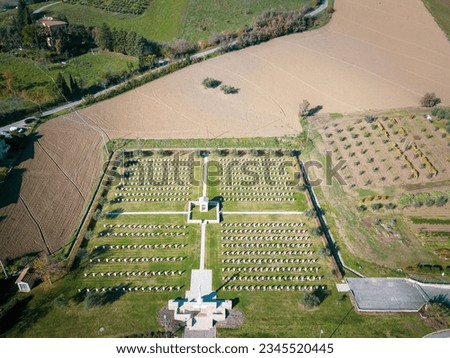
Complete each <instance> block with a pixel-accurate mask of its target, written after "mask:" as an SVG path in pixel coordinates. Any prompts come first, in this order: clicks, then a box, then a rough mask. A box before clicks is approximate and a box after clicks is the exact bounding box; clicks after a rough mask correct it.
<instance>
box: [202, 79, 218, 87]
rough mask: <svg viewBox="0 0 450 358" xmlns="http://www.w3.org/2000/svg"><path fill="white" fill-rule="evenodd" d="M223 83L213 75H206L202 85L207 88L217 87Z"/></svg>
mask: <svg viewBox="0 0 450 358" xmlns="http://www.w3.org/2000/svg"><path fill="white" fill-rule="evenodd" d="M221 84H222V81H219V80H215V79H214V78H211V77H206V78H205V79H204V80H203V81H202V85H203V87H205V88H217V87H219V86H220V85H221Z"/></svg>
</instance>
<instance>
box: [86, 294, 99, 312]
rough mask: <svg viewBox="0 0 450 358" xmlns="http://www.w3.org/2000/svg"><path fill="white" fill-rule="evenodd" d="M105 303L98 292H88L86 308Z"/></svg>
mask: <svg viewBox="0 0 450 358" xmlns="http://www.w3.org/2000/svg"><path fill="white" fill-rule="evenodd" d="M102 304H103V297H102V295H101V294H100V293H97V292H88V293H87V294H86V297H85V299H84V306H85V307H86V309H90V308H93V307H96V306H100V305H102Z"/></svg>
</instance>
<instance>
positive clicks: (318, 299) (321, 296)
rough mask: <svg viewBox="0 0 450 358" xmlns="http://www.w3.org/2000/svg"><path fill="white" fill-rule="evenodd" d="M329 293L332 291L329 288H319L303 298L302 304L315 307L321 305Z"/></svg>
mask: <svg viewBox="0 0 450 358" xmlns="http://www.w3.org/2000/svg"><path fill="white" fill-rule="evenodd" d="M329 295H330V292H329V291H328V290H327V289H322V288H318V289H316V290H314V291H313V292H311V293H307V294H306V295H305V296H304V297H303V298H302V304H303V306H305V308H314V307H317V306H318V305H320V304H321V303H322V302H323V301H324V300H325V299H326V298H327V297H328V296H329Z"/></svg>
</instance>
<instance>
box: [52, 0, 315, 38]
mask: <svg viewBox="0 0 450 358" xmlns="http://www.w3.org/2000/svg"><path fill="white" fill-rule="evenodd" d="M310 3H312V0H258V1H254V0H244V1H242V0H215V1H211V0H209V1H205V0H177V1H166V0H152V1H151V2H150V5H149V7H148V9H147V10H146V11H145V12H144V13H143V14H142V15H139V16H131V15H123V14H113V13H110V12H107V11H103V10H100V9H98V8H94V7H89V6H82V5H70V4H58V5H55V6H52V7H50V8H49V9H48V11H49V13H50V14H51V15H53V16H57V15H58V14H64V15H66V16H67V18H68V20H69V22H71V23H77V24H85V25H89V26H100V25H102V23H107V24H108V25H109V26H111V27H116V28H123V29H126V30H130V29H131V30H134V31H136V32H137V33H139V34H141V35H142V36H144V37H146V38H148V39H151V40H155V41H163V42H170V41H172V40H173V39H176V38H186V39H187V40H192V41H197V40H199V39H208V38H209V36H211V35H212V34H213V33H216V32H221V31H224V30H237V29H238V28H239V27H241V26H243V25H250V24H251V23H252V22H253V20H254V19H255V18H256V17H257V16H259V15H260V14H261V13H262V12H264V11H265V10H270V9H286V10H291V9H299V8H301V7H302V6H304V5H305V4H310Z"/></svg>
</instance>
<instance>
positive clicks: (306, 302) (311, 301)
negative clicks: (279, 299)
mask: <svg viewBox="0 0 450 358" xmlns="http://www.w3.org/2000/svg"><path fill="white" fill-rule="evenodd" d="M302 304H303V306H305V307H306V308H314V307H317V306H318V305H320V299H319V297H317V296H316V295H314V294H313V293H307V294H306V295H305V296H304V297H303V298H302Z"/></svg>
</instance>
